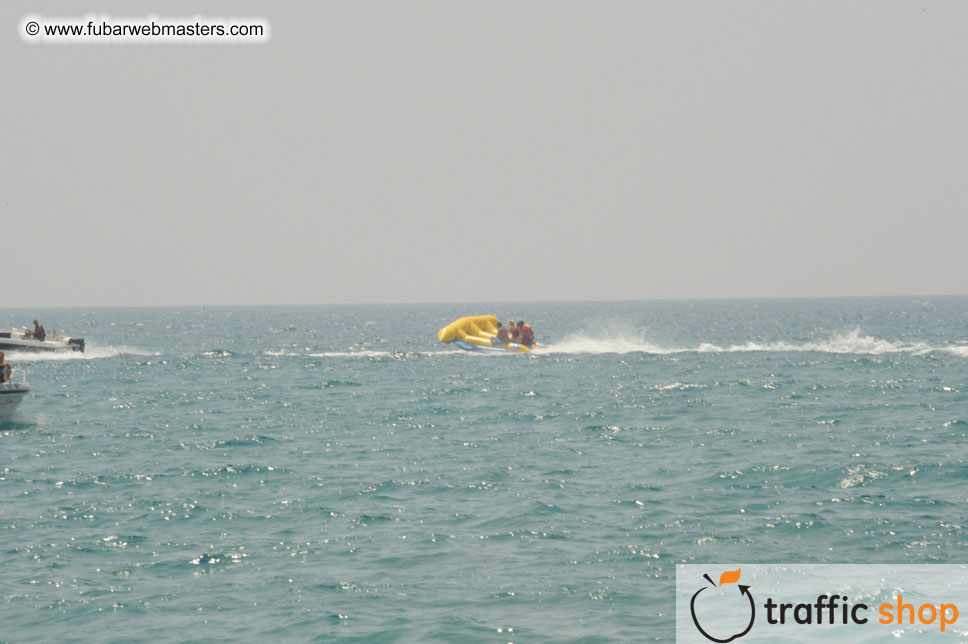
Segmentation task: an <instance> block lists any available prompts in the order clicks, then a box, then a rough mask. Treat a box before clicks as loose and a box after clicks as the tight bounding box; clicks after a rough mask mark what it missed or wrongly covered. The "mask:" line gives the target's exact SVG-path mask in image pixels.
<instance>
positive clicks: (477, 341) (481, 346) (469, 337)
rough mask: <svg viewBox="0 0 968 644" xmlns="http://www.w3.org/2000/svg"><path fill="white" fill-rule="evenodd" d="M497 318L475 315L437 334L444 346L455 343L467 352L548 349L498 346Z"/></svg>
mask: <svg viewBox="0 0 968 644" xmlns="http://www.w3.org/2000/svg"><path fill="white" fill-rule="evenodd" d="M497 322H498V320H497V317H495V316H493V315H474V316H471V317H467V318H461V319H459V320H454V321H453V322H451V323H450V324H448V325H447V326H445V327H444V328H443V329H441V330H440V331H438V332H437V338H438V339H440V341H441V342H443V343H444V344H450V343H451V342H453V343H454V344H456V345H457V346H459V347H460V348H461V349H464V350H465V351H499V352H502V353H506V352H508V351H513V352H517V353H531V352H532V351H535V350H541V349H547V348H548V345H547V344H542V343H540V342H535V343H533V344H532V345H531V346H530V347H526V346H524V345H523V344H518V343H517V342H509V343H507V344H498V342H497Z"/></svg>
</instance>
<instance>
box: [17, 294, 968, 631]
mask: <svg viewBox="0 0 968 644" xmlns="http://www.w3.org/2000/svg"><path fill="white" fill-rule="evenodd" d="M490 312H493V313H495V314H497V315H499V316H501V317H502V318H508V317H511V316H512V315H513V316H514V317H516V318H517V317H524V318H525V319H526V320H528V322H529V323H531V324H532V326H533V327H534V328H535V330H536V331H537V333H538V336H539V339H542V340H545V341H548V342H551V343H553V345H554V347H553V349H552V351H551V352H550V353H548V354H546V355H534V356H522V355H506V356H505V355H486V354H470V353H463V352H460V351H458V350H455V349H451V348H450V347H446V346H443V345H440V344H438V343H437V341H436V331H437V329H438V328H439V327H441V326H443V325H444V324H446V323H447V322H450V321H451V320H452V319H454V318H456V317H459V316H462V315H473V314H480V313H490ZM34 317H39V318H40V319H41V320H42V321H43V322H44V324H45V326H46V327H47V329H48V330H50V329H51V328H52V327H56V328H58V329H64V330H65V332H69V333H71V334H73V335H79V336H83V337H85V338H86V339H87V341H88V347H89V349H88V352H87V353H86V354H84V355H83V356H78V355H72V356H47V357H40V356H20V355H17V354H8V360H9V361H10V362H11V363H12V364H13V366H14V367H15V369H17V370H18V375H17V376H16V378H17V379H19V378H20V375H21V374H22V372H23V371H26V374H27V379H28V381H29V382H30V383H31V385H32V387H33V392H32V393H31V394H30V397H29V398H28V399H27V400H25V401H24V402H23V404H22V405H21V407H20V410H19V412H18V413H19V415H18V417H17V418H16V419H15V421H14V422H11V423H6V424H4V425H2V426H0V440H2V448H3V449H2V456H0V459H2V460H0V540H2V541H0V553H2V555H0V579H2V580H3V581H2V602H0V642H11V643H12V642H18V643H19V642H38V641H48V642H90V641H98V642H153V643H154V642H221V641H267V640H269V639H270V638H272V639H275V640H278V641H293V642H309V641H319V642H329V641H336V642H396V641H404V642H427V641H447V642H606V641H607V642H638V641H652V640H656V641H660V640H661V641H672V640H673V638H674V630H675V621H674V607H675V601H674V585H675V565H676V564H677V563H706V562H713V563H715V562H729V561H743V562H761V563H773V562H802V563H833V562H851V563H925V562H927V563H930V562H939V563H940V562H945V563H963V562H964V560H965V553H966V545H968V538H966V535H965V532H964V528H963V526H965V525H966V522H968V502H966V500H968V485H966V484H968V469H966V462H965V458H966V450H965V436H966V431H968V342H966V341H968V298H966V297H948V298H893V299H831V300H749V301H710V302H634V303H631V302H630V303H607V304H602V303H595V304H527V305H522V304H517V305H501V304H496V305H422V306H420V305H414V306H346V307H290V308H281V307H280V308H207V309H202V308H185V309H174V308H157V309H97V310H90V311H85V310H80V309H67V310H64V309H62V310H53V309H52V310H29V311H28V310H19V311H14V310H0V326H13V325H17V326H20V325H22V324H26V323H27V322H29V321H30V320H32V319H33V318H34Z"/></svg>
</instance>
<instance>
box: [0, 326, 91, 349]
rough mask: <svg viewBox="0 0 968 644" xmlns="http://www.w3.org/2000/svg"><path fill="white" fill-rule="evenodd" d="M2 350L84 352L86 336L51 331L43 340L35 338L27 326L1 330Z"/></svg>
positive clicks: (0, 343)
mask: <svg viewBox="0 0 968 644" xmlns="http://www.w3.org/2000/svg"><path fill="white" fill-rule="evenodd" d="M0 351H80V352H82V353H83V352H84V338H73V337H69V336H62V335H57V334H56V332H53V331H52V332H50V333H48V334H47V337H46V338H44V339H43V340H37V339H36V338H34V334H33V332H32V331H28V330H27V328H26V327H21V328H19V329H11V330H10V331H0Z"/></svg>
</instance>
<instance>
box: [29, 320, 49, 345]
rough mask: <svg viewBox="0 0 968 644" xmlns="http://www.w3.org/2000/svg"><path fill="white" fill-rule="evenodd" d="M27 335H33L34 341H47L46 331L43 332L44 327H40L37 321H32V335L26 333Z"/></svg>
mask: <svg viewBox="0 0 968 644" xmlns="http://www.w3.org/2000/svg"><path fill="white" fill-rule="evenodd" d="M28 335H33V336H34V340H38V341H40V342H43V341H44V340H46V339H47V331H44V325H42V324H41V323H40V322H38V321H37V320H34V330H33V333H28Z"/></svg>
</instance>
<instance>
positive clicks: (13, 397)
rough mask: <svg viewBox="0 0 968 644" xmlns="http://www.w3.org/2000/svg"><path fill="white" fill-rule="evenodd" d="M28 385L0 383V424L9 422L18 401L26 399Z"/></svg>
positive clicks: (22, 383)
mask: <svg viewBox="0 0 968 644" xmlns="http://www.w3.org/2000/svg"><path fill="white" fill-rule="evenodd" d="M29 391H30V385H28V384H27V383H26V382H3V383H0V422H4V421H7V420H10V418H12V417H13V413H14V411H15V410H16V409H17V405H19V404H20V401H21V400H23V399H24V398H26V397H27V392H29Z"/></svg>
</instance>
